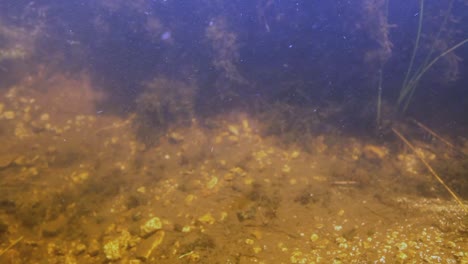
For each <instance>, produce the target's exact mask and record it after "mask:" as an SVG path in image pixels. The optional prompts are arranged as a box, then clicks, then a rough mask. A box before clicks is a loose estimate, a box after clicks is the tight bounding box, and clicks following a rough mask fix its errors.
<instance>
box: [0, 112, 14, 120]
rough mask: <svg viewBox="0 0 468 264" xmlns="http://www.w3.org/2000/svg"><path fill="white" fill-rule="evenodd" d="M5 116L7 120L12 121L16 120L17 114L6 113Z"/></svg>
mask: <svg viewBox="0 0 468 264" xmlns="http://www.w3.org/2000/svg"><path fill="white" fill-rule="evenodd" d="M3 116H4V117H5V119H7V120H11V119H14V118H15V112H13V111H6V112H5V113H3Z"/></svg>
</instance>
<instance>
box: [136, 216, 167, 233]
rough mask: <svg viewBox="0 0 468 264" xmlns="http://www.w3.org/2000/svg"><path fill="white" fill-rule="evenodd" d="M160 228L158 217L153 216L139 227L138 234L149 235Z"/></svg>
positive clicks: (160, 223)
mask: <svg viewBox="0 0 468 264" xmlns="http://www.w3.org/2000/svg"><path fill="white" fill-rule="evenodd" d="M161 228H162V222H161V220H160V219H159V218H158V217H153V218H151V219H150V220H148V221H146V223H145V224H144V225H142V226H141V227H140V236H141V237H143V238H146V237H149V236H151V235H152V234H154V233H155V232H156V231H158V230H160V229H161Z"/></svg>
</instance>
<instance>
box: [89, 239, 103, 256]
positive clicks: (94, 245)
mask: <svg viewBox="0 0 468 264" xmlns="http://www.w3.org/2000/svg"><path fill="white" fill-rule="evenodd" d="M100 250H101V246H100V245H99V242H98V241H97V240H96V239H93V240H91V242H90V243H89V247H88V254H89V255H90V256H92V257H95V256H97V255H98V254H99V251H100Z"/></svg>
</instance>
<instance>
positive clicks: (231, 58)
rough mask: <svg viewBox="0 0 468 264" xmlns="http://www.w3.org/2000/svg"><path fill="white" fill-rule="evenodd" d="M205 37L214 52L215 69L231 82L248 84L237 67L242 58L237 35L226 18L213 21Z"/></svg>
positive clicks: (220, 17)
mask: <svg viewBox="0 0 468 264" xmlns="http://www.w3.org/2000/svg"><path fill="white" fill-rule="evenodd" d="M205 35H206V38H207V39H208V40H209V41H210V43H211V46H212V49H213V51H214V56H213V59H212V63H213V65H214V67H215V69H216V70H218V71H219V72H220V73H221V74H222V75H223V76H224V77H225V78H226V79H227V80H229V81H232V82H236V83H240V84H243V83H246V82H247V81H246V80H245V78H244V77H243V76H242V75H241V73H240V72H239V70H238V69H237V66H236V63H237V62H238V61H239V56H240V55H239V43H238V40H237V35H236V33H234V32H232V31H230V30H229V28H228V24H227V21H226V18H225V17H222V16H219V17H216V18H214V19H212V20H211V21H210V23H209V25H208V27H207V28H206V31H205Z"/></svg>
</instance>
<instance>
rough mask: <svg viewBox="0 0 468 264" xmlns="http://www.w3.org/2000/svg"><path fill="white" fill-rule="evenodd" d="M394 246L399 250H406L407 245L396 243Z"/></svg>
mask: <svg viewBox="0 0 468 264" xmlns="http://www.w3.org/2000/svg"><path fill="white" fill-rule="evenodd" d="M396 246H397V248H398V249H399V250H405V249H407V248H408V245H407V244H406V243H405V242H401V243H398V244H397V245H396Z"/></svg>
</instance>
